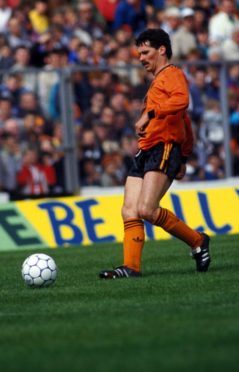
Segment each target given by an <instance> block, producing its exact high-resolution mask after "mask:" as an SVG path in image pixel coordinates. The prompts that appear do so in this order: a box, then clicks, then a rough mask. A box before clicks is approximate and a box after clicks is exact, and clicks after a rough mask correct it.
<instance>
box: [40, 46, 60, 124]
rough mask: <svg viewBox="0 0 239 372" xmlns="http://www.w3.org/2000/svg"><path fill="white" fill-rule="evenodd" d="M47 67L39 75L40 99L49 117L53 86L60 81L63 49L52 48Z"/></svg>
mask: <svg viewBox="0 0 239 372" xmlns="http://www.w3.org/2000/svg"><path fill="white" fill-rule="evenodd" d="M45 63H46V64H45V68H44V70H43V71H41V72H40V74H39V76H38V89H39V99H40V102H41V106H42V109H43V112H44V114H45V115H46V117H49V101H50V93H51V88H52V87H53V86H54V85H55V84H56V83H58V82H59V74H58V70H59V68H60V67H61V64H62V59H61V50H60V49H52V50H51V51H49V52H48V53H47V56H46V57H45Z"/></svg>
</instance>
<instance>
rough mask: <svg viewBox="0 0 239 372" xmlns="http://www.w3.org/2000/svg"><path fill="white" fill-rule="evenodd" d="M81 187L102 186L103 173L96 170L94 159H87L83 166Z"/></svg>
mask: <svg viewBox="0 0 239 372" xmlns="http://www.w3.org/2000/svg"><path fill="white" fill-rule="evenodd" d="M81 185H82V186H101V172H99V170H98V169H97V168H96V166H95V162H94V160H92V159H87V160H86V161H84V163H83V165H82V171H81Z"/></svg>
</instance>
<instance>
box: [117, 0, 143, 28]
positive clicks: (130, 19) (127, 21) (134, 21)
mask: <svg viewBox="0 0 239 372" xmlns="http://www.w3.org/2000/svg"><path fill="white" fill-rule="evenodd" d="M146 20H147V16H146V11H145V1H144V0H120V2H119V4H118V6H117V8H116V10H115V19H114V22H113V30H115V31H116V30H119V29H120V28H124V27H126V26H127V27H128V28H130V29H132V31H133V33H134V34H135V35H137V34H139V33H140V32H141V31H143V29H144V28H145V26H146Z"/></svg>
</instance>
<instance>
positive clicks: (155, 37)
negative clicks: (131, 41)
mask: <svg viewBox="0 0 239 372" xmlns="http://www.w3.org/2000/svg"><path fill="white" fill-rule="evenodd" d="M147 41H148V42H149V43H150V46H151V47H153V48H155V49H159V48H160V47H161V46H162V45H163V46H165V48H166V55H167V57H168V59H170V58H171V57H172V47H171V41H170V38H169V34H168V33H167V32H165V31H164V30H163V29H162V28H148V29H147V30H145V31H143V32H142V33H141V34H140V35H139V36H138V37H137V38H136V40H135V44H136V46H140V45H143V44H145V42H147Z"/></svg>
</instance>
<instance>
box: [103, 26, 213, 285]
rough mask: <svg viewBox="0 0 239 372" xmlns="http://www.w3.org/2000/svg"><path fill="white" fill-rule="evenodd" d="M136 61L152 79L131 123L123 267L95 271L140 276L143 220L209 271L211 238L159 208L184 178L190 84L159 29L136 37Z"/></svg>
mask: <svg viewBox="0 0 239 372" xmlns="http://www.w3.org/2000/svg"><path fill="white" fill-rule="evenodd" d="M136 46H137V49H138V53H139V60H140V62H141V63H142V64H143V66H144V68H145V69H146V70H147V71H148V72H151V73H152V74H153V76H154V79H153V81H152V83H151V85H150V87H149V89H148V92H147V94H146V97H145V99H144V105H143V108H142V113H141V116H140V117H139V119H138V120H137V122H136V123H135V131H136V134H137V136H138V142H139V151H138V152H137V154H136V155H135V157H134V159H133V166H132V169H131V170H130V172H129V175H128V177H127V180H126V184H125V193H124V203H123V207H122V217H123V221H124V263H123V266H119V267H116V268H115V269H113V270H103V271H101V272H100V273H99V276H100V278H102V279H115V278H128V277H139V276H141V275H142V274H141V256H142V251H143V246H144V241H145V235H144V223H143V220H146V221H149V222H150V223H152V224H153V225H155V226H159V227H161V228H163V229H164V230H165V231H167V232H168V233H169V234H171V235H173V236H174V237H177V238H179V239H181V240H182V241H184V242H185V243H186V244H188V245H189V246H190V247H191V252H192V257H193V258H194V259H195V261H196V270H197V271H199V272H205V271H207V270H208V267H209V264H210V261H211V258H210V255H209V236H208V235H206V234H204V233H199V232H198V231H195V230H193V229H191V228H190V227H189V226H187V225H186V224H185V223H184V222H183V221H181V220H180V219H179V218H178V217H177V216H176V215H175V214H173V213H172V212H171V211H169V210H168V209H165V208H163V207H161V206H160V201H161V199H162V197H163V196H164V194H165V193H166V192H167V190H168V189H169V187H170V185H171V184H172V182H173V180H174V179H177V180H180V179H182V178H183V176H184V175H185V171H186V160H187V157H188V156H189V155H190V154H191V151H192V147H193V135H192V129H191V122H190V119H189V117H188V115H187V107H188V103H189V91H188V84H187V81H186V78H185V75H184V73H183V71H182V70H181V69H180V68H178V67H176V66H174V65H173V64H170V58H171V56H172V49H171V42H170V38H169V35H168V34H167V33H166V32H165V31H163V30H162V29H147V30H145V31H144V32H142V33H141V34H140V35H139V36H138V38H137V39H136Z"/></svg>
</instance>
